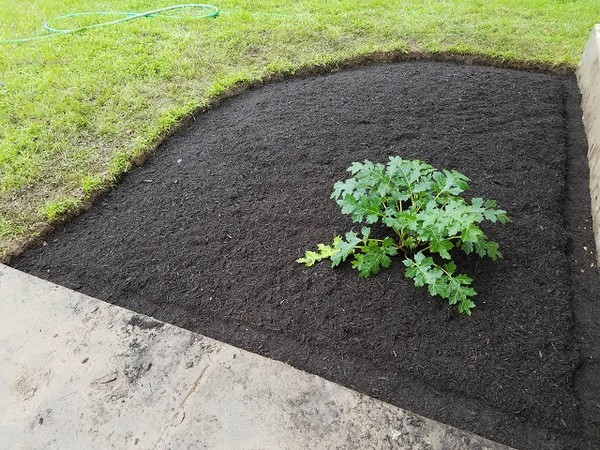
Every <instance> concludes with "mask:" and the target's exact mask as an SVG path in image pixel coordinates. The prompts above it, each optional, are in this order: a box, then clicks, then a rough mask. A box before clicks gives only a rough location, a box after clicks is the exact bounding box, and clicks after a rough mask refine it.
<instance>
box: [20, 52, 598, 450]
mask: <svg viewBox="0 0 600 450" xmlns="http://www.w3.org/2000/svg"><path fill="white" fill-rule="evenodd" d="M578 108H579V106H578V93H577V89H576V86H575V81H574V78H573V77H568V78H561V77H558V76H554V75H549V74H543V73H534V72H524V71H515V70H506V69H496V68H489V67H478V66H464V65H456V64H451V63H438V62H403V63H397V64H389V65H376V66H371V67H362V68H357V69H353V70H348V71H343V72H340V73H335V74H330V75H327V76H316V77H307V78H300V79H290V80H288V81H285V82H282V83H278V84H271V85H266V86H263V87H260V88H256V89H253V90H251V91H249V92H247V93H245V94H244V95H242V96H239V97H237V98H234V99H230V100H228V101H226V102H225V103H224V104H223V105H222V106H221V107H220V108H217V109H215V110H213V111H210V112H208V113H206V114H201V115H199V116H198V117H197V118H196V120H195V122H194V123H193V124H192V125H190V126H189V127H187V128H185V129H184V130H182V131H181V132H179V133H177V134H176V135H175V136H173V137H171V138H169V139H168V140H167V141H166V142H165V143H164V144H163V145H162V146H161V147H160V149H159V151H158V154H157V156H156V157H154V158H153V159H152V160H151V161H150V162H148V163H147V164H146V165H145V166H144V167H142V168H138V169H135V170H134V171H132V172H131V173H130V174H129V175H128V176H126V177H125V179H124V180H123V182H122V183H121V184H120V185H119V187H118V188H117V189H115V190H114V191H113V192H111V193H109V194H107V195H106V196H105V197H104V198H103V199H102V200H101V201H99V202H98V204H97V206H96V207H94V208H93V209H92V210H91V211H89V212H88V213H86V214H84V215H82V216H80V217H79V218H77V219H75V220H73V221H72V222H71V223H69V224H68V225H67V226H65V227H64V228H63V229H60V230H58V231H57V232H56V233H55V234H53V235H52V236H51V237H50V238H49V239H48V244H47V245H46V246H43V247H40V248H37V249H34V250H31V251H29V252H28V253H26V254H25V255H23V256H22V257H21V258H20V259H19V260H17V261H16V262H15V263H14V266H15V267H17V268H19V269H22V270H26V271H28V272H30V273H33V274H35V275H39V276H42V277H44V278H47V279H50V280H52V281H55V282H57V283H59V284H63V285H66V286H69V287H72V288H76V289H80V290H81V291H82V292H85V293H86V294H90V295H93V296H95V297H98V298H100V299H103V300H106V301H109V302H115V303H116V304H118V305H121V306H125V307H127V308H130V309H132V310H135V311H138V312H140V313H144V314H148V315H151V316H154V317H156V318H158V319H161V320H164V321H167V322H170V323H173V324H177V325H179V326H182V327H184V328H187V329H189V330H192V331H196V332H199V333H202V334H205V335H208V336H211V337H214V338H217V339H221V340H224V341H226V342H228V343H231V344H234V345H236V346H240V347H243V348H245V349H248V350H251V351H254V352H257V353H260V354H262V355H266V356H269V357H272V358H276V359H279V360H282V361H286V362H289V363H290V364H292V365H294V366H296V367H299V368H301V369H304V370H307V371H309V372H312V373H315V374H318V375H321V376H324V377H326V378H328V379H331V380H334V381H337V382H339V383H342V384H344V385H345V386H349V387H351V388H355V389H358V390H359V391H362V392H365V393H367V394H369V395H372V396H375V397H377V398H380V399H383V400H385V401H388V402H390V403H393V404H395V405H398V406H401V407H403V408H408V409H410V410H413V411H414V412H417V413H420V414H423V415H426V416H428V417H432V418H434V419H437V420H440V421H443V422H446V423H450V424H452V425H455V426H458V427H460V428H463V429H467V430H470V431H473V432H475V433H478V434H481V435H483V436H486V437H488V438H490V439H494V440H497V441H500V442H503V443H506V444H509V445H512V446H515V447H518V448H523V449H542V448H543V449H562V448H594V447H596V446H598V447H600V438H599V433H598V431H597V429H596V426H595V424H597V422H595V421H597V420H598V416H599V411H600V410H599V409H598V408H596V409H595V408H594V404H593V402H592V400H593V399H594V398H595V397H594V395H596V396H597V394H595V392H596V389H597V386H598V385H599V383H600V378H599V377H598V374H597V370H596V372H594V370H591V369H590V368H592V369H593V367H594V366H593V364H584V365H581V363H582V362H588V363H589V358H590V354H591V353H592V352H593V350H592V349H593V348H594V347H593V345H594V341H593V339H594V338H593V336H595V335H594V333H596V332H597V322H594V321H593V320H588V322H589V323H588V322H585V320H583V319H581V317H580V314H581V312H582V311H586V313H585V315H586V316H589V314H591V311H592V309H594V308H596V309H595V311H597V302H596V301H595V299H594V290H596V292H598V291H599V290H598V282H597V278H598V277H597V273H596V272H595V269H594V268H590V265H591V262H592V261H593V255H591V254H590V252H589V251H584V250H582V248H583V247H584V246H586V247H587V248H588V249H592V248H593V243H592V242H593V241H592V239H593V238H592V235H591V226H590V222H589V220H590V219H589V217H590V211H589V206H587V205H588V203H589V194H588V193H587V179H588V175H587V166H586V164H585V152H586V148H585V145H586V144H585V138H584V135H583V131H582V129H581V120H580V117H581V111H580V110H579V109H578ZM388 155H401V156H402V157H404V158H420V159H423V160H425V161H427V162H429V163H431V164H433V165H434V166H436V167H439V168H455V169H457V170H459V171H461V172H463V173H465V174H466V175H468V176H469V177H470V178H471V179H472V180H473V181H472V186H473V189H472V191H470V192H469V193H468V194H469V195H472V196H483V197H486V198H495V199H497V200H498V203H499V206H500V207H502V208H504V209H506V210H508V211H509V214H510V216H511V217H512V222H511V223H510V224H509V225H506V226H499V225H491V226H488V227H487V228H486V230H487V232H488V234H489V236H490V237H491V238H492V239H494V240H497V241H498V242H499V243H500V244H501V249H502V251H503V252H504V255H505V258H504V259H503V260H499V261H497V262H493V261H489V260H476V259H475V258H461V260H460V262H461V264H460V267H461V268H462V269H463V270H464V271H466V272H467V273H469V274H470V275H471V276H472V277H473V278H474V279H475V288H476V289H477V291H478V292H479V295H478V296H477V298H476V301H477V309H475V310H474V314H473V317H471V318H469V317H466V316H463V315H459V314H458V313H457V312H456V311H455V310H454V308H452V307H449V306H448V305H447V304H445V303H444V302H443V301H442V300H441V299H439V298H430V297H428V295H427V293H426V292H425V291H424V290H423V289H418V288H415V287H414V286H413V285H412V284H411V282H410V281H409V280H406V279H405V278H404V277H403V269H402V266H401V264H400V263H399V262H396V263H394V264H393V265H392V267H391V268H390V269H388V270H386V271H385V272H382V273H381V274H380V275H378V276H376V277H373V278H371V279H368V280H359V279H358V278H357V277H356V273H355V272H354V271H352V270H351V269H350V268H349V267H348V266H344V267H341V268H338V269H331V268H330V267H329V266H328V265H325V264H321V265H318V266H316V267H313V268H305V267H302V266H301V265H299V264H296V263H295V262H294V260H295V259H296V258H298V257H299V256H300V255H301V254H302V253H303V252H304V250H305V249H307V248H312V247H314V246H315V245H316V244H317V243H318V242H323V241H329V240H330V239H331V238H332V236H333V235H334V234H337V233H342V232H344V231H345V230H348V229H350V228H351V227H352V224H351V223H350V222H349V220H348V219H347V218H346V217H345V216H343V215H342V214H341V213H340V211H339V209H338V207H337V206H336V205H335V204H334V203H333V201H331V200H329V195H330V193H331V189H332V185H333V183H334V181H335V180H339V179H343V178H345V177H346V176H347V174H346V172H345V169H346V168H347V167H348V166H349V165H350V163H351V162H352V161H360V160H364V159H366V158H368V159H372V160H376V161H385V160H386V159H387V157H388ZM586 196H587V197H586ZM584 228H585V229H584ZM586 308H587V309H586ZM596 317H598V316H596ZM588 318H589V317H588ZM594 327H596V328H594ZM586 333H587V334H586ZM582 335H585V336H588V335H589V336H591V337H590V338H589V339H588V338H587V337H586V338H585V339H588V341H582V342H583V343H582V344H581V345H582V346H581V352H580V349H579V346H578V344H577V342H576V341H579V340H581V339H582V338H581V336H582ZM595 343H596V344H597V343H598V342H597V341H596V342H595ZM596 353H597V351H596ZM580 365H581V367H582V369H579V370H578V367H579V366H580ZM590 399H592V400H590Z"/></svg>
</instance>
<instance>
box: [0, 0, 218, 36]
mask: <svg viewBox="0 0 600 450" xmlns="http://www.w3.org/2000/svg"><path fill="white" fill-rule="evenodd" d="M183 8H196V9H202V10H205V11H206V12H204V13H202V14H197V15H191V16H189V15H186V16H177V15H173V14H164V13H165V12H167V11H173V10H176V9H183ZM219 13H220V11H219V8H217V7H216V6H214V5H207V4H199V3H189V4H185V5H172V6H166V7H164V8H158V9H153V10H151V11H144V12H139V13H136V12H121V11H96V12H78V13H70V14H64V15H62V16H58V17H55V18H54V19H51V20H48V21H47V22H45V23H44V25H43V27H44V29H45V30H47V31H49V32H50V33H49V34H43V35H40V36H33V37H26V38H16V39H6V40H0V44H10V43H19V42H28V41H36V40H38V39H45V38H49V37H53V36H57V35H59V34H69V33H76V32H78V31H84V30H90V29H92V28H100V27H107V26H109V25H116V24H118V23H122V22H127V21H129V20H135V19H140V18H142V17H157V16H162V17H169V18H182V17H186V18H192V19H205V18H210V17H217V16H218V15H219ZM82 16H125V17H121V18H119V19H115V20H109V21H107V22H100V23H95V24H93V25H84V26H82V27H76V28H55V27H53V26H51V25H50V22H51V21H56V20H60V19H69V18H73V17H82Z"/></svg>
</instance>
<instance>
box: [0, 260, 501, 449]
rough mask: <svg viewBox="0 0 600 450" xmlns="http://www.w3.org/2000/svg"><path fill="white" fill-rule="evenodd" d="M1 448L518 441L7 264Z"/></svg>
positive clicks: (1, 304)
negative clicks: (467, 428) (480, 432)
mask: <svg viewBox="0 0 600 450" xmlns="http://www.w3.org/2000/svg"><path fill="white" fill-rule="evenodd" d="M0 448H2V449H7V450H9V449H10V450H12V449H61V450H63V449H86V450H88V449H109V448H114V449H129V448H131V449H202V448H207V449H321V448H323V449H333V448H340V449H370V448H377V449H379V448H383V449H387V448H398V449H415V450H418V449H422V450H426V449H427V450H433V449H444V450H451V449H490V450H491V449H506V448H507V447H504V446H502V445H499V444H495V443H493V442H490V441H487V440H485V439H482V438H481V437H478V436H475V435H473V434H470V433H466V432H463V431H460V430H457V429H455V428H452V427H449V426H446V425H443V424H440V423H438V422H435V421H432V420H429V419H426V418H423V417H420V416H417V415H415V414H412V413H410V412H408V411H404V410H402V409H399V408H396V407H393V406H391V405H388V404H386V403H383V402H380V401H377V400H374V399H372V398H370V397H367V396H365V395H361V394H359V393H357V392H354V391H351V390H349V389H346V388H344V387H341V386H339V385H336V384H334V383H331V382H328V381H326V380H324V379H322V378H319V377H317V376H314V375H310V374H307V373H305V372H302V371H299V370H296V369H294V368H292V367H290V366H288V365H286V364H283V363H280V362H277V361H273V360H270V359H267V358H264V357H261V356H258V355H255V354H252V353H248V352H246V351H243V350H240V349H238V348H235V347H232V346H230V345H226V344H223V343H221V342H218V341H215V340H213V339H209V338H207V337H204V336H201V335H198V334H194V333H191V332H189V331H186V330H183V329H181V328H177V327H175V326H172V325H168V324H165V323H162V322H158V321H156V320H154V319H151V318H149V317H146V316H142V315H138V314H135V313H132V312H131V311H128V310H125V309H122V308H119V307H116V306H114V305H109V304H107V303H104V302H101V301H99V300H96V299H93V298H91V297H87V296H85V295H82V294H79V293H77V292H73V291H70V290H68V289H65V288H63V287H59V286H56V285H54V284H52V283H49V282H47V281H43V280H40V279H38V278H34V277H31V276H29V275H26V274H24V273H22V272H19V271H16V270H14V269H11V268H9V267H7V266H2V265H0Z"/></svg>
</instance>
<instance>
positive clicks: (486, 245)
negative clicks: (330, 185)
mask: <svg viewBox="0 0 600 450" xmlns="http://www.w3.org/2000/svg"><path fill="white" fill-rule="evenodd" d="M348 171H349V172H350V173H351V174H352V175H353V177H352V178H349V179H347V180H345V181H339V182H337V183H335V185H334V189H333V194H332V195H331V198H332V199H334V200H335V201H336V202H337V204H338V205H339V206H340V207H341V209H342V213H344V214H348V215H350V217H352V220H353V221H354V222H356V223H362V224H366V225H372V224H376V223H381V224H383V225H385V226H386V227H388V228H389V229H391V231H392V232H393V235H392V236H387V237H385V238H383V239H375V238H374V237H372V235H371V228H370V227H368V226H363V227H362V228H361V230H360V233H356V232H354V231H349V232H347V233H346V234H345V235H344V237H341V236H336V237H335V238H334V239H333V243H331V245H325V244H319V245H318V249H317V251H310V250H309V251H307V252H306V255H305V256H304V258H300V259H298V260H297V262H299V263H303V264H306V265H307V266H312V265H313V264H315V263H316V262H318V261H321V260H324V259H330V260H331V266H332V267H335V266H337V265H339V264H340V263H341V262H343V261H345V260H346V259H347V258H349V257H351V259H352V267H353V268H355V269H357V270H358V274H359V276H360V277H369V276H371V275H374V274H376V273H378V272H379V271H380V269H381V268H382V267H383V268H386V267H388V266H389V265H390V263H391V257H393V256H396V255H398V254H401V255H402V257H403V258H404V260H403V263H404V265H405V266H406V271H405V275H406V276H407V277H408V278H411V279H413V280H414V283H415V286H417V287H421V286H427V289H428V291H429V294H431V295H432V296H434V295H438V296H440V297H442V298H445V299H447V300H448V301H449V303H450V304H451V305H457V307H458V310H459V312H461V313H466V314H468V315H471V310H472V309H473V308H474V307H475V303H474V302H473V300H472V298H473V297H474V296H475V295H476V294H477V293H476V291H475V289H473V288H472V287H471V284H472V282H473V280H472V279H471V278H470V277H469V276H467V275H465V274H458V273H457V272H456V264H455V263H454V262H453V261H452V255H451V253H450V252H451V251H452V250H453V249H460V250H462V251H463V252H465V253H467V254H470V253H473V252H475V253H476V254H477V255H479V256H480V257H484V256H488V257H490V258H492V259H493V260H496V259H497V258H500V257H502V254H501V253H500V251H499V249H498V244H497V243H496V242H493V241H490V240H489V239H488V238H487V236H486V235H485V233H484V232H483V231H482V230H481V228H480V227H479V225H478V224H479V223H481V222H483V221H484V220H489V221H491V222H500V223H506V222H508V221H509V218H508V215H507V213H506V211H503V210H501V209H496V202H495V201H494V200H487V201H484V200H483V199H481V198H473V199H472V200H471V201H470V202H469V201H467V200H465V199H464V198H463V197H461V196H460V194H461V193H462V192H464V191H466V190H467V189H468V188H469V185H468V182H469V181H470V180H469V178H467V177H466V176H465V175H463V174H461V173H459V172H457V171H454V170H436V169H435V168H433V167H432V166H431V165H429V164H427V163H425V162H423V161H419V160H405V159H402V158H400V157H398V156H390V158H389V161H388V163H387V165H383V164H379V163H377V164H376V163H373V162H371V161H368V160H365V161H364V162H363V163H359V162H354V163H352V165H351V166H350V167H349V168H348Z"/></svg>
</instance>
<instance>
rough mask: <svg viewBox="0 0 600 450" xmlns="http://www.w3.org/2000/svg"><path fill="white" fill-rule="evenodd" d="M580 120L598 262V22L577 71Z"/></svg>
mask: <svg viewBox="0 0 600 450" xmlns="http://www.w3.org/2000/svg"><path fill="white" fill-rule="evenodd" d="M577 80H578V82H579V90H580V91H581V95H582V100H581V107H582V109H583V124H584V125H585V132H586V134H587V140H588V161H589V165H590V196H591V199H592V218H593V220H594V236H595V238H596V250H597V252H596V254H597V255H599V256H598V262H599V263H600V25H595V26H594V28H593V29H592V34H591V36H590V40H589V41H588V43H587V46H586V47H585V51H584V52H583V57H582V58H581V63H580V64H579V69H578V71H577Z"/></svg>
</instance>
